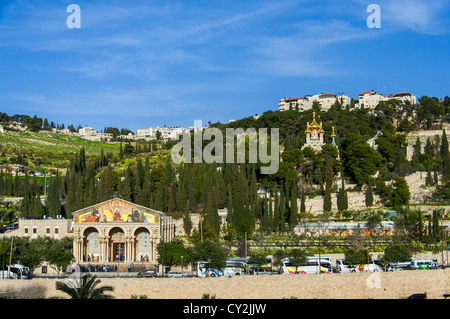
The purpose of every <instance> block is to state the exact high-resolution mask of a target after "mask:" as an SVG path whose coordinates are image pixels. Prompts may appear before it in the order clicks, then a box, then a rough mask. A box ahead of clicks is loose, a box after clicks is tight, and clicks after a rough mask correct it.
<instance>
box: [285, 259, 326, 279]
mask: <svg viewBox="0 0 450 319" xmlns="http://www.w3.org/2000/svg"><path fill="white" fill-rule="evenodd" d="M319 272H320V273H324V274H329V273H331V272H332V266H331V258H330V257H326V256H324V257H320V259H319V257H308V258H307V261H306V263H305V264H303V265H300V266H298V267H297V269H296V267H295V266H293V265H292V263H291V261H290V259H289V258H285V259H283V260H282V261H281V267H280V273H281V274H285V275H286V274H296V273H297V274H317V273H319Z"/></svg>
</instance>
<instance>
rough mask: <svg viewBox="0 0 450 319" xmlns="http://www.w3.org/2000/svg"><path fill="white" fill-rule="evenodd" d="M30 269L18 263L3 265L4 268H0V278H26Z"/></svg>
mask: <svg viewBox="0 0 450 319" xmlns="http://www.w3.org/2000/svg"><path fill="white" fill-rule="evenodd" d="M29 274H30V269H29V268H28V267H25V266H24V265H20V264H13V265H11V266H5V270H3V269H2V270H0V279H8V276H9V278H10V279H28V278H29Z"/></svg>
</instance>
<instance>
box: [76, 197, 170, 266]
mask: <svg viewBox="0 0 450 319" xmlns="http://www.w3.org/2000/svg"><path fill="white" fill-rule="evenodd" d="M174 236H175V227H174V223H173V222H172V219H171V217H167V216H166V215H165V214H164V213H163V212H160V211H156V210H153V209H150V208H147V207H143V206H140V205H137V204H134V203H131V202H128V201H126V200H123V199H119V198H114V199H111V200H108V201H105V202H102V203H99V204H96V205H93V206H90V207H86V208H83V209H81V210H78V211H76V212H74V213H73V255H74V257H75V262H77V263H80V262H102V263H107V262H113V261H123V262H149V263H151V264H156V263H157V262H156V260H157V252H156V245H157V244H158V243H160V242H161V241H165V242H167V241H170V240H172V239H173V238H174Z"/></svg>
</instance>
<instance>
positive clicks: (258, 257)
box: [248, 249, 267, 273]
mask: <svg viewBox="0 0 450 319" xmlns="http://www.w3.org/2000/svg"><path fill="white" fill-rule="evenodd" d="M248 264H249V265H255V266H256V272H257V273H259V268H260V267H262V266H264V265H265V264H267V252H265V251H264V250H259V249H252V250H251V251H250V258H249V259H248Z"/></svg>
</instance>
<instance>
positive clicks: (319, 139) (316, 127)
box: [302, 112, 339, 156]
mask: <svg viewBox="0 0 450 319" xmlns="http://www.w3.org/2000/svg"><path fill="white" fill-rule="evenodd" d="M305 133H306V143H305V144H303V146H302V150H303V149H304V148H305V147H311V148H312V149H313V150H314V151H316V152H320V151H322V147H323V146H324V145H325V142H324V139H323V135H324V134H325V130H324V129H323V128H322V123H320V124H319V123H317V122H316V112H313V120H312V122H311V124H309V122H308V123H307V127H306V130H305ZM331 138H332V140H333V141H332V142H331V145H333V146H334V147H336V148H337V145H336V141H335V138H336V133H335V132H334V126H333V132H332V133H331ZM338 156H339V155H338Z"/></svg>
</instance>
